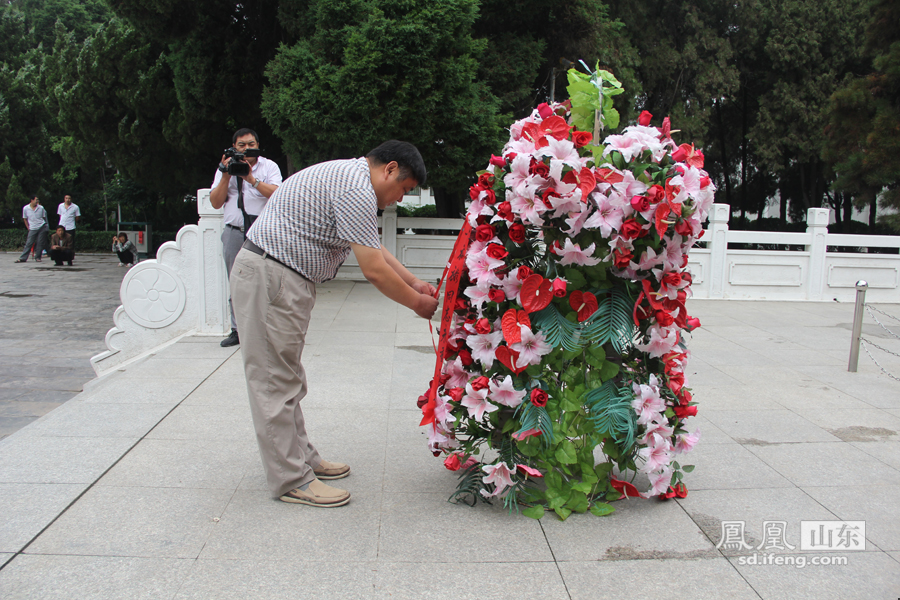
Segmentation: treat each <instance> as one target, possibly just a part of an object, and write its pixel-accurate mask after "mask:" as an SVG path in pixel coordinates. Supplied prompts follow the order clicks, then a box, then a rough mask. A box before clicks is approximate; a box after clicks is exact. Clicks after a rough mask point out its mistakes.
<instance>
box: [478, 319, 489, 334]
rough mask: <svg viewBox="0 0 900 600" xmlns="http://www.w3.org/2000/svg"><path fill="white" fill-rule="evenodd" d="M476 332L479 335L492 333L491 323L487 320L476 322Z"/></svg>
mask: <svg viewBox="0 0 900 600" xmlns="http://www.w3.org/2000/svg"><path fill="white" fill-rule="evenodd" d="M475 331H476V332H477V333H481V334H484V333H490V332H491V322H490V321H488V320H487V319H485V318H481V319H478V320H477V321H475Z"/></svg>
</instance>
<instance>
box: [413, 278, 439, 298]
mask: <svg viewBox="0 0 900 600" xmlns="http://www.w3.org/2000/svg"><path fill="white" fill-rule="evenodd" d="M409 285H410V287H411V288H412V289H414V290H416V291H417V292H419V293H420V294H428V295H429V296H431V297H434V296H435V295H437V288H436V287H434V286H433V285H431V284H430V283H425V282H424V281H422V280H421V279H416V280H415V281H413V282H412V283H411V284H409Z"/></svg>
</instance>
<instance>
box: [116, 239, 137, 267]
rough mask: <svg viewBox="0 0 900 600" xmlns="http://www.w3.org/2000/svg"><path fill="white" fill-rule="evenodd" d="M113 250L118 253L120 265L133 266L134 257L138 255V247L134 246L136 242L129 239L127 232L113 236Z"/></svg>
mask: <svg viewBox="0 0 900 600" xmlns="http://www.w3.org/2000/svg"><path fill="white" fill-rule="evenodd" d="M112 251H113V252H115V253H116V254H117V255H118V257H119V266H120V267H125V266H128V267H131V266H133V265H134V259H135V257H136V256H137V248H135V247H134V242H132V241H130V240H129V239H128V234H127V233H120V234H119V235H118V236H113V245H112Z"/></svg>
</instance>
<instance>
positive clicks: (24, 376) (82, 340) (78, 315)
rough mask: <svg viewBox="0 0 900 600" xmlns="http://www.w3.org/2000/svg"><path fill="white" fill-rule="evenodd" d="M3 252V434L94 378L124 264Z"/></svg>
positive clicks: (105, 258) (99, 257)
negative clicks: (94, 360) (56, 261)
mask: <svg viewBox="0 0 900 600" xmlns="http://www.w3.org/2000/svg"><path fill="white" fill-rule="evenodd" d="M19 254H20V253H19V252H15V253H14V252H2V253H0V323H2V326H0V439H3V438H5V437H6V436H8V435H10V434H11V433H13V432H15V431H17V430H19V429H20V428H22V427H24V426H25V425H28V424H29V423H31V422H33V421H35V420H37V418H38V417H40V416H42V415H45V414H47V413H48V412H50V411H51V410H53V409H54V408H56V407H57V406H59V405H60V404H62V403H63V402H65V401H66V400H69V399H70V398H72V397H73V396H75V395H77V394H78V393H79V392H81V390H82V385H83V384H84V383H85V382H86V381H89V380H91V379H93V378H94V377H95V375H94V370H93V369H92V368H91V364H90V362H89V359H90V358H91V357H92V356H94V355H96V354H99V353H101V352H103V351H104V350H106V344H105V343H104V338H105V336H106V332H107V331H109V329H110V328H112V326H113V322H112V314H113V312H115V309H116V307H117V306H118V305H119V304H120V301H119V284H120V283H121V282H122V277H123V276H124V275H125V273H126V269H124V268H119V267H118V264H119V261H118V259H117V258H116V257H115V256H114V255H112V254H110V255H103V254H78V255H77V256H76V257H75V260H74V264H73V266H71V267H68V266H63V267H55V266H53V261H52V260H50V259H49V258H44V260H42V261H41V262H40V263H36V262H34V261H33V260H32V259H31V258H29V259H28V262H26V263H24V264H15V263H14V261H15V260H16V259H17V258H18V257H19Z"/></svg>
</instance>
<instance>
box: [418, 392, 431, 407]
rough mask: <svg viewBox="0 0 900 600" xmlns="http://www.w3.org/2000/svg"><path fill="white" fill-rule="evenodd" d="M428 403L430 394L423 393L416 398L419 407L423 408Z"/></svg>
mask: <svg viewBox="0 0 900 600" xmlns="http://www.w3.org/2000/svg"><path fill="white" fill-rule="evenodd" d="M426 404H428V395H427V394H422V395H421V396H419V399H418V400H416V406H418V407H419V408H422V407H423V406H425V405H426Z"/></svg>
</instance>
